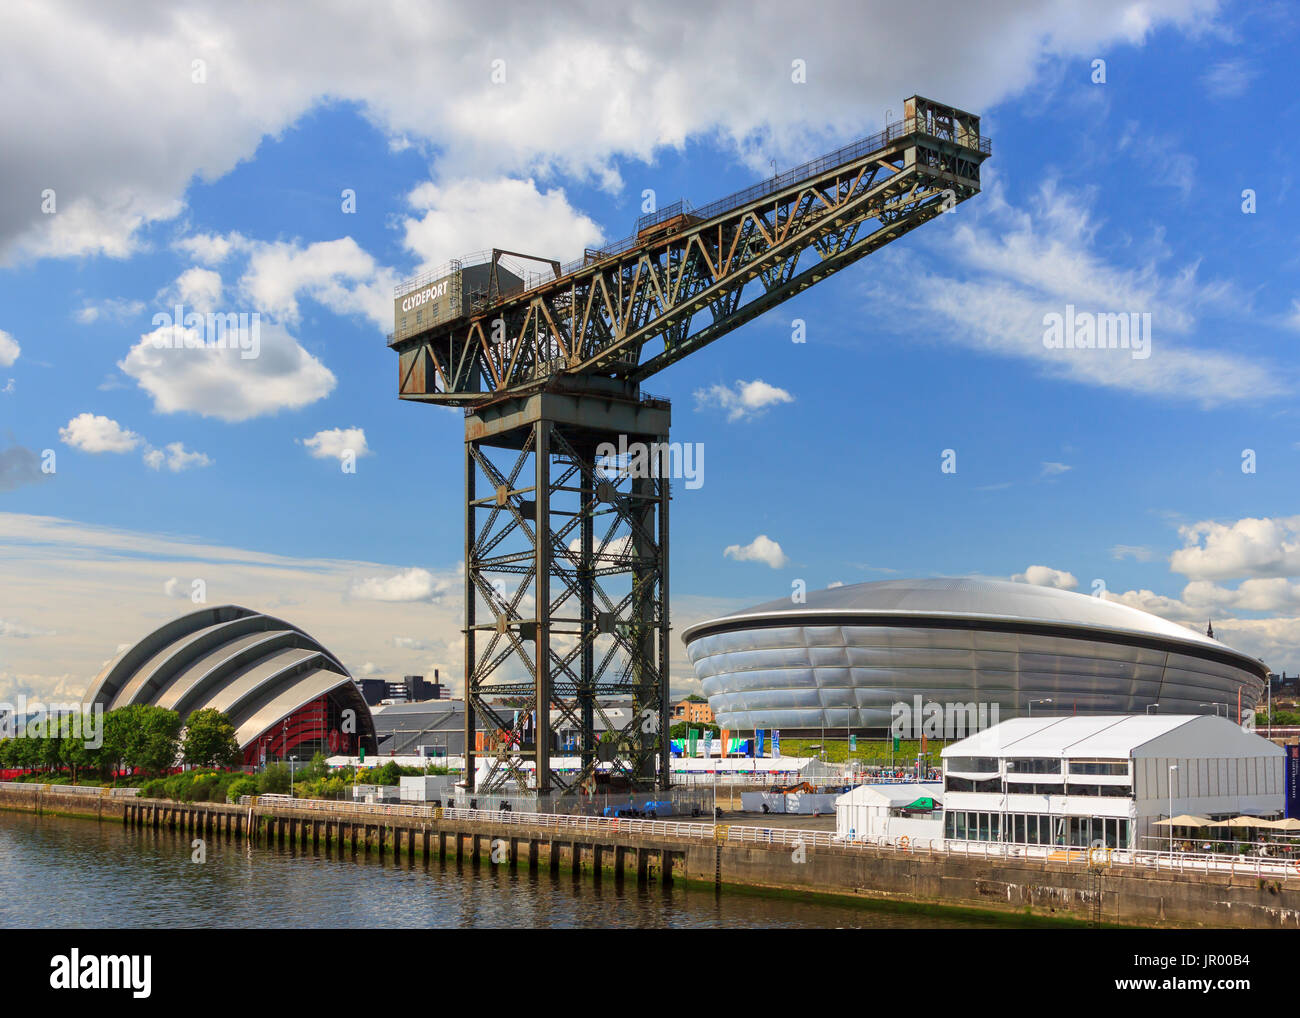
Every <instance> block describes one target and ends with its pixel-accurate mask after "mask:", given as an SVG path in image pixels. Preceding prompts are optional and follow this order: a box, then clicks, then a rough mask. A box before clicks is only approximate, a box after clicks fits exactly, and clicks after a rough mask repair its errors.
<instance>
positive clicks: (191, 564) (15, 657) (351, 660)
mask: <svg viewBox="0 0 1300 1018" xmlns="http://www.w3.org/2000/svg"><path fill="white" fill-rule="evenodd" d="M191 522H192V521H191ZM391 572H392V570H391V569H390V568H389V567H386V566H384V565H381V564H379V563H374V562H357V561H349V560H343V559H329V558H296V557H293V556H288V555H276V554H270V553H266V552H260V551H255V550H252V549H248V548H236V547H229V546H223V545H212V544H206V543H204V542H203V541H201V540H194V539H178V538H174V537H164V536H159V535H158V534H156V533H148V532H145V531H130V530H119V529H115V528H111V527H97V526H91V525H86V524H82V523H78V522H76V521H73V520H64V519H56V518H52V517H41V516H29V515H23V514H18V513H0V618H3V619H7V620H10V621H20V622H21V623H22V625H23V626H24V627H25V628H27V629H31V630H38V629H39V630H43V631H54V630H57V631H58V638H57V639H54V640H42V639H27V640H11V641H8V642H7V643H6V645H5V646H4V648H3V649H4V661H3V664H0V700H5V699H9V700H12V698H13V697H12V694H13V692H15V691H21V687H22V686H24V685H25V686H26V687H27V688H26V691H27V692H28V693H32V692H39V693H41V694H42V695H50V694H51V693H52V691H53V690H55V689H56V688H57V687H58V684H59V683H60V682H62V683H64V685H65V686H67V688H68V689H69V692H70V694H71V695H72V696H74V697H75V696H80V694H81V693H82V692H84V691H85V688H86V685H87V683H89V682H90V680H91V679H92V678H93V677H94V676H95V674H96V673H97V672H98V671H99V670H100V668H102V666H103V664H104V661H105V658H108V657H111V656H112V655H114V654H115V653H117V652H118V651H120V650H122V649H125V648H124V647H123V646H122V644H123V643H124V638H125V641H126V642H130V643H134V642H135V641H136V640H138V639H140V638H141V637H143V636H145V635H146V634H148V633H149V632H151V631H152V630H154V629H156V628H157V627H158V626H160V625H162V624H163V623H165V622H167V621H169V620H170V619H172V618H175V617H177V616H178V615H181V614H183V613H185V612H188V611H190V610H192V609H193V607H194V606H193V605H191V604H190V603H189V600H188V599H189V594H190V584H191V582H192V579H193V578H195V577H202V578H203V579H204V580H205V581H206V583H207V592H208V602H209V604H213V603H218V599H219V600H220V602H225V603H231V604H240V605H244V606H246V607H248V608H252V609H254V610H260V611H267V612H269V613H270V614H272V615H276V616H278V617H281V618H285V619H287V620H288V621H290V622H292V623H293V624H295V625H299V626H301V627H302V628H303V629H305V630H306V631H307V632H309V633H312V634H313V635H315V636H317V637H319V638H320V639H322V640H323V641H324V642H325V645H326V646H327V647H329V649H330V650H331V651H332V652H333V653H335V654H338V655H339V656H340V658H341V659H342V660H343V663H344V664H345V665H348V666H349V667H353V666H355V665H356V663H357V662H362V661H372V662H374V663H375V664H376V665H377V666H378V667H380V668H381V669H382V670H383V671H385V672H392V673H394V674H399V675H400V674H407V673H418V672H421V671H425V670H426V669H427V674H432V671H433V669H434V668H435V667H437V668H441V669H442V670H443V674H444V675H454V674H456V673H457V672H458V671H459V668H460V663H461V657H460V653H459V652H458V650H457V649H456V648H457V647H459V646H463V645H461V644H460V643H459V641H460V640H461V635H460V627H461V618H460V615H461V606H460V599H459V598H458V597H446V598H443V599H441V600H440V601H433V602H430V601H423V602H411V603H406V604H403V603H381V602H371V601H365V600H358V599H356V598H353V597H349V596H348V590H349V586H350V584H351V583H352V582H353V580H355V579H356V578H357V577H364V576H381V575H387V574H388V573H391ZM457 575H458V574H457V572H456V570H455V569H454V568H452V569H448V570H444V571H442V572H439V573H436V574H435V576H436V578H437V580H438V581H439V582H444V581H445V582H446V583H448V584H450V585H452V586H457V587H458V586H459V584H458V581H457V580H456V577H457ZM169 580H175V581H176V582H174V583H173V584H172V585H171V587H170V590H171V593H172V595H173V596H172V597H171V598H167V597H164V596H163V593H164V591H165V590H166V589H167V587H166V585H167V582H168V581H169ZM461 582H463V581H461ZM283 605H292V610H291V611H290V610H285V611H281V610H279V607H278V606H283ZM393 632H397V633H420V634H421V635H422V636H423V637H425V638H427V639H428V640H429V642H430V646H431V648H432V649H431V650H427V651H414V650H403V649H399V648H396V647H390V646H388V642H387V639H386V638H385V637H384V636H382V635H377V634H386V633H393Z"/></svg>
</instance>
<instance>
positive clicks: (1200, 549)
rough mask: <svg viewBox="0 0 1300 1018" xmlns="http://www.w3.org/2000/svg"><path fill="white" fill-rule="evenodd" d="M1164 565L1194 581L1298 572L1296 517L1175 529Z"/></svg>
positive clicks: (1299, 522)
mask: <svg viewBox="0 0 1300 1018" xmlns="http://www.w3.org/2000/svg"><path fill="white" fill-rule="evenodd" d="M1179 533H1181V534H1182V537H1183V544H1184V546H1183V547H1182V548H1179V549H1178V550H1177V551H1175V552H1174V553H1173V555H1171V556H1170V559H1169V567H1170V568H1171V569H1172V570H1173V571H1174V572H1176V573H1182V574H1183V575H1184V576H1187V577H1189V578H1191V579H1194V580H1226V579H1237V578H1244V577H1270V576H1300V516H1286V517H1278V518H1275V519H1268V518H1265V519H1257V518H1253V517H1248V518H1246V519H1240V520H1237V521H1235V522H1233V523H1216V522H1213V521H1209V520H1207V521H1203V522H1200V523H1195V524H1192V525H1190V526H1184V527H1180V528H1179Z"/></svg>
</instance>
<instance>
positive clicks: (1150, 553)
mask: <svg viewBox="0 0 1300 1018" xmlns="http://www.w3.org/2000/svg"><path fill="white" fill-rule="evenodd" d="M1110 557H1111V558H1114V559H1126V558H1131V559H1133V561H1135V562H1151V561H1153V560H1154V559H1155V557H1156V553H1155V551H1154V550H1153V549H1151V548H1148V547H1147V546H1146V545H1142V544H1117V545H1115V546H1114V547H1113V548H1111V549H1110Z"/></svg>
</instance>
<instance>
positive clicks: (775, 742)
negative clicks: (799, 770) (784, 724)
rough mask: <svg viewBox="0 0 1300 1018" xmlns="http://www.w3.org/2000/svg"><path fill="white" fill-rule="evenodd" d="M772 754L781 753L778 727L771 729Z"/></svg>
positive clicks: (777, 754)
mask: <svg viewBox="0 0 1300 1018" xmlns="http://www.w3.org/2000/svg"><path fill="white" fill-rule="evenodd" d="M772 755H773V756H780V755H781V729H779V728H773V729H772Z"/></svg>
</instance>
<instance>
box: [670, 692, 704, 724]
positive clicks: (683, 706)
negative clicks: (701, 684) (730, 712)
mask: <svg viewBox="0 0 1300 1018" xmlns="http://www.w3.org/2000/svg"><path fill="white" fill-rule="evenodd" d="M672 720H673V724H677V723H678V722H681V721H685V722H687V723H688V724H692V725H700V724H704V725H711V724H713V708H712V707H710V706H709V701H708V700H692V699H691V698H690V697H687V698H686V699H685V700H682V701H680V702H679V703H676V704H674V705H673V718H672Z"/></svg>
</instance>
